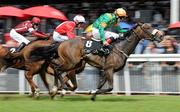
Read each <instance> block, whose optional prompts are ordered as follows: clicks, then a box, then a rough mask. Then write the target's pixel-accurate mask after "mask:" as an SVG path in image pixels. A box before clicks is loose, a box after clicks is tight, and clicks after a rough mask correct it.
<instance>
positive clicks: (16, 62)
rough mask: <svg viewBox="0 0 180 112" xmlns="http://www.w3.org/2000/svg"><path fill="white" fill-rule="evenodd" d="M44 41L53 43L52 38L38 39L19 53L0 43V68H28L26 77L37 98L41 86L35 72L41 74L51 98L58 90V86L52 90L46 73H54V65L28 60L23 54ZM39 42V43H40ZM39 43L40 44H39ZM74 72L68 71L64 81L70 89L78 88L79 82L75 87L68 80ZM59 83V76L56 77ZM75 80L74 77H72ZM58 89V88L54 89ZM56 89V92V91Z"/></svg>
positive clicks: (33, 94) (42, 61)
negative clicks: (36, 79) (34, 78)
mask: <svg viewBox="0 0 180 112" xmlns="http://www.w3.org/2000/svg"><path fill="white" fill-rule="evenodd" d="M43 42H45V43H49V44H51V43H52V41H51V40H48V41H47V40H37V41H34V42H32V43H30V44H29V45H27V46H26V47H25V48H24V49H22V51H21V52H18V53H11V52H9V49H8V48H6V47H4V46H2V45H0V70H1V71H4V70H5V69H6V68H9V67H10V68H16V69H20V70H26V72H25V78H26V79H27V81H28V83H29V84H30V87H31V92H32V94H31V96H35V97H36V98H39V92H40V91H39V88H38V86H37V85H36V84H35V83H34V81H33V76H34V75H35V74H39V75H40V77H41V79H42V80H43V82H44V84H45V87H46V88H47V89H48V91H49V93H50V95H51V98H53V97H54V95H55V94H54V93H56V92H57V90H58V88H53V89H52V91H50V88H49V84H48V82H47V80H46V76H45V74H46V73H48V74H50V75H54V70H53V69H52V67H50V66H49V63H48V62H47V61H44V60H41V61H36V62H26V61H25V60H24V58H23V55H27V54H26V53H27V52H26V51H29V50H30V49H32V46H38V45H43ZM38 43H39V44H38ZM37 44H38V45H37ZM73 74H74V72H73V71H70V72H68V73H67V75H66V77H67V78H66V77H65V78H64V82H65V83H66V85H67V87H68V89H69V90H74V89H76V88H77V84H76V83H75V84H74V86H73V87H71V86H70V84H69V83H68V82H67V81H68V80H69V79H71V77H72V76H74V75H73ZM55 80H56V83H55V85H57V83H58V82H57V78H56V79H55ZM72 81H73V82H74V79H72ZM54 89H56V90H54ZM54 91H55V92H54Z"/></svg>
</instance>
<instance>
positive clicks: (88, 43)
mask: <svg viewBox="0 0 180 112" xmlns="http://www.w3.org/2000/svg"><path fill="white" fill-rule="evenodd" d="M112 49H113V46H112V45H109V46H103V44H102V42H100V41H96V40H93V39H91V40H85V43H84V52H85V54H89V53H92V54H94V55H99V56H107V55H109V54H110V53H111V51H112Z"/></svg>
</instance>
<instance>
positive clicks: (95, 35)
mask: <svg viewBox="0 0 180 112" xmlns="http://www.w3.org/2000/svg"><path fill="white" fill-rule="evenodd" d="M104 33H105V39H107V38H109V37H113V38H114V39H117V38H119V35H118V34H117V33H114V32H110V31H104ZM92 35H93V38H94V39H97V40H100V33H99V30H98V29H97V28H93V29H92Z"/></svg>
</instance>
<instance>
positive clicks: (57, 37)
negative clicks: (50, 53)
mask: <svg viewBox="0 0 180 112" xmlns="http://www.w3.org/2000/svg"><path fill="white" fill-rule="evenodd" d="M68 39H69V38H68V36H66V35H61V34H59V33H58V32H56V31H54V32H53V40H54V41H58V42H62V41H65V40H68Z"/></svg>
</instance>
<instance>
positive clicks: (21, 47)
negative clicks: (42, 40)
mask: <svg viewBox="0 0 180 112" xmlns="http://www.w3.org/2000/svg"><path fill="white" fill-rule="evenodd" d="M25 46H26V44H25V43H24V42H22V43H21V44H20V45H19V47H18V48H17V49H16V52H20V51H21V49H23V48H24V47H25Z"/></svg>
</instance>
